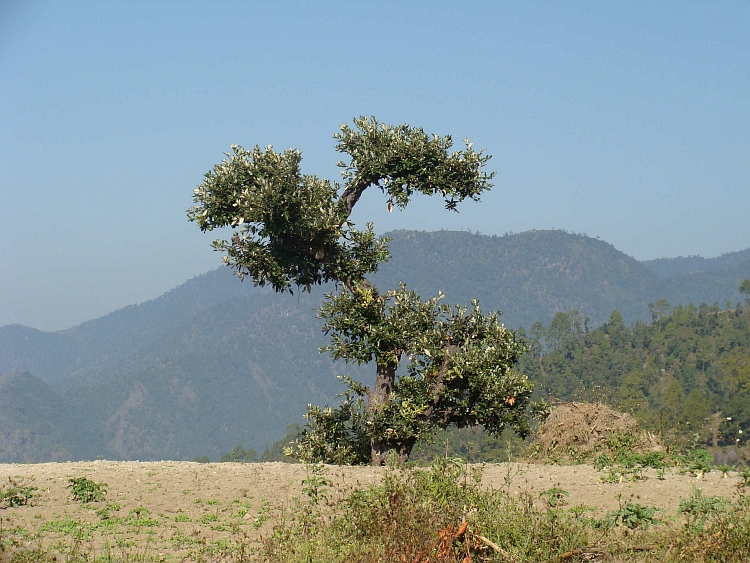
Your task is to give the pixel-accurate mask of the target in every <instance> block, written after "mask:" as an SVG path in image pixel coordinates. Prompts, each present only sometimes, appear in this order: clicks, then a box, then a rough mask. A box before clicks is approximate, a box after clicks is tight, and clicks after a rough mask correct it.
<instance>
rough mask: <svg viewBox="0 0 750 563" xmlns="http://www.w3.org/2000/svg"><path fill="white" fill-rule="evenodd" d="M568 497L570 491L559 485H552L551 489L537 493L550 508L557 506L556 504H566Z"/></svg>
mask: <svg viewBox="0 0 750 563" xmlns="http://www.w3.org/2000/svg"><path fill="white" fill-rule="evenodd" d="M568 497H570V493H569V492H568V491H564V490H562V489H561V488H559V487H553V488H552V489H547V490H546V491H544V492H543V493H539V498H542V499H544V501H545V502H546V503H547V506H549V507H550V508H557V507H558V506H564V505H566V504H568Z"/></svg>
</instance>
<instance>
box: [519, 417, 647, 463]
mask: <svg viewBox="0 0 750 563" xmlns="http://www.w3.org/2000/svg"><path fill="white" fill-rule="evenodd" d="M623 449H627V450H628V451H632V452H636V453H643V452H646V451H655V450H660V449H661V444H660V442H659V439H658V438H657V437H656V436H654V435H653V434H651V433H649V432H645V431H643V430H641V429H640V428H639V426H638V423H637V422H636V420H635V418H633V417H632V416H631V415H629V414H626V413H622V412H618V411H616V410H614V409H611V408H610V407H608V406H606V405H603V404H601V403H565V404H562V405H560V406H558V407H557V408H555V410H553V411H552V413H551V414H550V415H549V417H548V418H547V420H546V421H545V422H544V424H543V425H542V426H541V428H540V429H539V432H538V433H537V436H536V438H535V439H534V442H533V443H532V447H531V456H530V458H531V461H534V462H541V463H583V462H587V461H591V460H593V459H594V458H595V457H597V456H598V455H599V454H602V453H607V454H614V453H616V452H618V451H622V450H623Z"/></svg>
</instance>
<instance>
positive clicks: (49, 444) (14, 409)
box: [0, 372, 76, 462]
mask: <svg viewBox="0 0 750 563" xmlns="http://www.w3.org/2000/svg"><path fill="white" fill-rule="evenodd" d="M68 407H69V405H68V404H67V403H66V402H65V401H64V400H62V398H61V397H60V396H59V395H58V394H57V393H56V392H55V391H54V390H53V389H52V388H51V387H50V386H49V385H47V384H46V383H44V382H43V381H42V380H40V379H38V378H36V377H34V376H33V375H31V374H30V373H28V372H11V373H4V374H1V375H0V461H11V460H12V461H19V462H40V461H65V460H68V459H72V458H74V457H75V452H74V451H73V449H74V448H73V446H74V444H75V443H76V437H75V432H73V428H72V426H71V424H70V420H71V419H70V416H69V415H70V412H69V410H68Z"/></svg>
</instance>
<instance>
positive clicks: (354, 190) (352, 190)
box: [339, 179, 374, 215]
mask: <svg viewBox="0 0 750 563" xmlns="http://www.w3.org/2000/svg"><path fill="white" fill-rule="evenodd" d="M373 183H374V182H368V181H365V180H362V179H361V180H360V181H359V182H357V183H356V184H354V185H353V186H349V187H348V188H346V189H345V190H344V193H343V194H341V197H340V198H339V202H340V203H342V204H343V205H345V206H346V213H347V215H351V212H352V209H354V206H355V205H356V203H357V202H358V201H359V198H360V197H361V196H362V194H363V193H364V191H365V190H366V189H367V188H369V187H370V186H371V185H372V184H373Z"/></svg>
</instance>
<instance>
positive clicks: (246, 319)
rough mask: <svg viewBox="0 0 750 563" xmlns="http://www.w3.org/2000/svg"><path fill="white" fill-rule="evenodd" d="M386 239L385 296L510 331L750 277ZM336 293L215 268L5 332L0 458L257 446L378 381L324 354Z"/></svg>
mask: <svg viewBox="0 0 750 563" xmlns="http://www.w3.org/2000/svg"><path fill="white" fill-rule="evenodd" d="M389 236H391V237H392V240H391V243H390V246H389V248H390V250H391V254H392V258H391V260H390V261H389V262H388V263H385V264H383V265H382V267H381V269H380V271H379V272H377V273H376V274H375V275H374V276H373V281H374V282H375V283H376V285H378V287H380V288H382V289H384V288H388V287H395V286H396V285H397V284H398V282H399V281H404V282H406V283H407V286H408V287H410V288H412V289H415V290H416V291H417V292H418V293H420V294H421V295H422V296H423V298H427V297H430V296H433V295H435V294H437V292H438V291H442V292H443V293H444V294H446V300H447V302H449V303H468V302H469V300H470V299H472V298H478V299H479V300H480V304H481V306H482V309H484V310H497V309H499V310H501V311H503V319H504V321H505V324H506V325H507V326H509V327H513V328H517V327H521V326H523V327H526V328H528V327H530V326H531V325H532V324H533V323H534V322H535V321H542V322H543V323H545V324H546V323H548V322H549V321H550V319H551V318H552V317H553V316H554V314H555V313H556V312H558V311H569V310H572V309H576V310H578V311H580V313H581V314H582V315H583V316H584V317H588V318H589V321H588V322H589V324H590V326H598V325H599V324H602V323H604V322H606V320H607V319H608V318H609V316H610V314H611V312H612V311H613V310H615V309H617V310H618V311H619V312H620V313H621V314H622V316H623V318H624V319H625V321H626V322H627V323H632V322H635V321H636V320H644V321H645V320H647V319H650V313H649V303H655V302H656V301H657V300H659V299H666V300H667V301H669V303H670V304H672V305H676V304H678V303H682V304H688V303H691V302H692V303H695V304H700V303H704V302H705V303H714V302H719V303H721V304H722V305H724V303H726V301H727V300H732V301H737V300H740V299H741V298H742V296H741V295H740V293H739V291H738V289H737V288H738V286H739V285H740V283H741V281H742V280H743V279H745V278H750V249H747V250H743V251H740V252H734V253H730V254H725V255H723V256H720V257H718V258H711V259H706V258H701V257H696V256H689V257H686V258H669V259H667V258H663V259H658V260H650V261H645V262H639V261H637V260H635V259H634V258H632V257H630V256H627V255H625V254H624V253H622V252H620V251H618V250H617V249H615V248H614V247H613V246H612V245H610V244H608V243H606V242H604V241H602V240H599V239H595V238H590V237H586V236H583V235H577V234H572V233H567V232H564V231H529V232H525V233H519V234H512V235H507V236H502V237H497V236H485V235H479V234H472V233H468V232H450V231H436V232H414V231H395V232H393V233H389ZM335 290H336V289H335V288H334V287H332V286H330V287H323V288H317V289H314V290H313V292H312V293H311V294H307V293H296V292H295V294H294V295H288V294H275V293H273V292H272V291H269V290H268V289H262V288H257V287H254V286H253V285H252V283H249V282H247V281H246V282H244V283H240V281H239V280H238V279H237V278H236V277H235V276H233V275H232V273H231V271H230V270H229V269H228V268H219V269H217V270H213V271H211V272H208V273H206V274H204V275H201V276H197V277H195V278H193V279H191V280H188V281H187V282H185V283H184V284H182V285H180V286H179V287H177V288H175V289H173V290H172V291H170V292H168V293H166V294H164V295H162V296H160V297H158V298H156V299H154V300H151V301H148V302H145V303H141V304H139V305H132V306H129V307H125V308H123V309H120V310H118V311H115V312H113V313H110V314H109V315H106V316H104V317H101V318H98V319H94V320H91V321H88V322H86V323H83V324H80V325H78V326H75V327H72V328H69V329H66V330H63V331H58V332H52V333H48V332H42V331H39V330H35V329H32V328H29V327H25V326H22V325H7V326H3V327H0V374H2V375H0V461H49V460H57V461H61V460H67V459H94V458H96V457H99V456H100V457H105V458H108V459H141V460H150V459H192V458H193V457H194V456H196V455H204V454H207V455H209V456H211V457H212V458H215V457H218V455H219V454H221V453H223V452H226V451H228V450H230V449H232V447H233V446H235V445H236V444H238V443H242V444H243V445H245V446H247V447H251V448H254V449H256V450H259V451H262V450H263V448H264V447H265V446H266V445H267V444H270V443H272V442H273V441H275V440H277V439H278V438H280V437H281V436H283V434H284V430H285V427H286V425H287V424H289V423H293V422H301V415H302V413H303V412H304V410H305V406H306V405H307V403H317V404H323V403H330V402H331V401H333V400H335V399H334V395H335V393H336V392H338V391H339V390H340V388H341V386H340V385H339V384H338V383H337V381H336V378H335V377H334V376H335V375H336V374H339V373H345V374H347V375H352V376H354V377H355V378H357V379H361V380H363V381H366V380H367V378H368V376H369V375H370V374H371V372H373V371H374V366H361V367H360V366H351V365H345V364H341V363H336V364H334V363H333V362H332V361H331V359H330V358H329V357H327V356H325V355H320V354H319V353H318V348H319V347H320V346H322V345H324V344H325V343H326V342H327V340H326V337H325V335H323V334H322V332H321V330H320V326H321V322H320V320H318V319H316V318H315V312H314V309H315V308H316V307H317V306H318V305H319V304H320V301H321V299H322V298H323V296H324V294H325V293H326V292H331V291H335Z"/></svg>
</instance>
